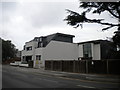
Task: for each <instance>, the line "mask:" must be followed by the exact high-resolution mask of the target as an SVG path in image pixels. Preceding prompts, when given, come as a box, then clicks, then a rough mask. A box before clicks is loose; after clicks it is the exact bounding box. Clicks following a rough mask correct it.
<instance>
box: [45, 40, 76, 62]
mask: <svg viewBox="0 0 120 90" xmlns="http://www.w3.org/2000/svg"><path fill="white" fill-rule="evenodd" d="M43 56H44V60H77V59H78V45H77V44H73V43H66V42H59V41H51V42H50V43H49V44H48V45H47V46H46V47H45V49H44V53H43Z"/></svg>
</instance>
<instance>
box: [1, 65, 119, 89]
mask: <svg viewBox="0 0 120 90" xmlns="http://www.w3.org/2000/svg"><path fill="white" fill-rule="evenodd" d="M19 68H23V67H19ZM19 68H18V67H13V66H9V65H4V66H3V67H2V88H74V89H75V88H92V89H100V90H107V89H108V90H110V89H111V90H112V89H113V88H119V83H109V82H97V81H87V80H74V79H71V78H66V77H59V76H58V77H53V76H50V75H43V74H39V73H35V72H32V71H31V72H30V71H29V72H28V71H26V70H24V68H23V69H22V70H21V69H19Z"/></svg>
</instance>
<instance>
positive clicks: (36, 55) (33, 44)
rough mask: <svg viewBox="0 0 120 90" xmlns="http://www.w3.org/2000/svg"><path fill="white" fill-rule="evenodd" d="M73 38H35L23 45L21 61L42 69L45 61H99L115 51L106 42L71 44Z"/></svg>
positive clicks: (55, 36)
mask: <svg viewBox="0 0 120 90" xmlns="http://www.w3.org/2000/svg"><path fill="white" fill-rule="evenodd" d="M73 37H75V36H73V35H68V34H62V33H55V34H52V35H48V36H41V37H35V38H34V39H33V40H31V41H29V42H26V43H25V45H24V49H23V50H22V54H21V61H22V62H29V61H33V67H34V68H43V69H44V67H45V61H46V60H84V59H85V60H86V59H87V60H101V59H106V58H108V57H109V56H108V53H109V52H108V51H109V50H113V49H115V48H112V45H111V44H110V41H107V40H94V41H88V42H81V43H73Z"/></svg>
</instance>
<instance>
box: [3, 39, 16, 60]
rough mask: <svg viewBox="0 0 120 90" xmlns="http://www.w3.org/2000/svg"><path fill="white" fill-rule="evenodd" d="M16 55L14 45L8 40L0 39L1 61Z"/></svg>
mask: <svg viewBox="0 0 120 90" xmlns="http://www.w3.org/2000/svg"><path fill="white" fill-rule="evenodd" d="M15 55H16V48H15V45H14V44H12V43H11V41H10V40H6V41H5V40H3V39H2V61H3V62H4V61H6V60H7V59H10V58H13V57H15Z"/></svg>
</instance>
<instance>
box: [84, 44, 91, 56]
mask: <svg viewBox="0 0 120 90" xmlns="http://www.w3.org/2000/svg"><path fill="white" fill-rule="evenodd" d="M83 55H84V58H92V50H91V43H85V44H84V45H83Z"/></svg>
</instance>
